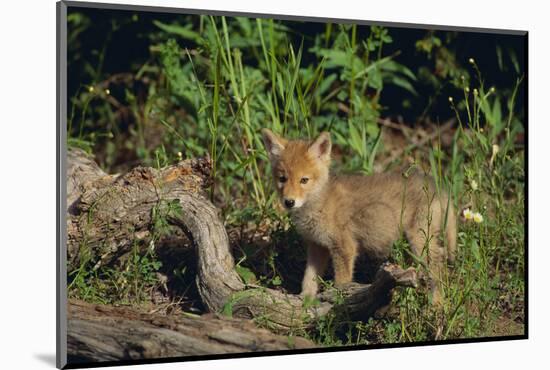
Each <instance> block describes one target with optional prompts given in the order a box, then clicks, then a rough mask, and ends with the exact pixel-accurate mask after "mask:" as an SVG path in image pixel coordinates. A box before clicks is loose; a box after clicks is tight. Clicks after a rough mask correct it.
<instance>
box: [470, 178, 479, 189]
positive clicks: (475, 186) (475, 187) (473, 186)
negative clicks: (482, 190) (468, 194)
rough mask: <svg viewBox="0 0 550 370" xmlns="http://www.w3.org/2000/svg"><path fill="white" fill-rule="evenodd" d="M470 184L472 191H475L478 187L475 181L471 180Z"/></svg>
mask: <svg viewBox="0 0 550 370" xmlns="http://www.w3.org/2000/svg"><path fill="white" fill-rule="evenodd" d="M470 186H471V187H472V190H473V191H476V190H477V189H478V185H477V181H476V180H472V182H470Z"/></svg>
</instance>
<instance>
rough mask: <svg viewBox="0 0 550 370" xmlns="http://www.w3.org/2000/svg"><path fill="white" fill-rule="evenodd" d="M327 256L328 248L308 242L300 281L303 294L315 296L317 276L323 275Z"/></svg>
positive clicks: (328, 255)
mask: <svg viewBox="0 0 550 370" xmlns="http://www.w3.org/2000/svg"><path fill="white" fill-rule="evenodd" d="M329 257H330V253H329V251H328V249H326V248H325V247H322V246H320V245H317V244H314V243H311V242H308V244H307V264H306V271H305V273H304V280H303V281H302V295H303V296H309V297H315V295H316V294H317V290H318V283H317V277H318V276H323V274H324V272H325V270H326V269H327V264H328V260H329Z"/></svg>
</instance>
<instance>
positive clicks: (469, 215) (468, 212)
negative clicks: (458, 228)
mask: <svg viewBox="0 0 550 370" xmlns="http://www.w3.org/2000/svg"><path fill="white" fill-rule="evenodd" d="M462 215H463V216H464V218H465V219H466V220H468V221H469V220H471V219H472V218H474V213H473V212H472V211H471V210H470V208H466V209H465V210H464V211H463V212H462Z"/></svg>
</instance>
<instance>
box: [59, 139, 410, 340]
mask: <svg viewBox="0 0 550 370" xmlns="http://www.w3.org/2000/svg"><path fill="white" fill-rule="evenodd" d="M68 162H69V164H68V171H67V181H68V186H67V193H68V200H69V201H68V210H67V211H68V216H67V229H68V234H69V235H68V261H69V269H70V268H71V267H72V268H76V267H77V266H78V265H79V263H80V262H81V261H82V259H83V258H86V259H89V260H94V261H97V264H98V265H101V264H110V263H113V262H116V260H117V259H119V258H121V256H123V255H124V254H127V253H129V251H130V250H131V248H132V246H133V245H135V240H136V239H140V240H147V239H150V238H152V233H153V231H152V228H151V225H152V223H153V215H154V214H155V213H158V212H160V211H162V210H164V211H165V214H164V215H165V217H166V218H167V220H168V222H169V223H170V224H171V225H173V226H175V227H178V228H180V229H181V230H182V231H183V232H184V233H185V234H186V235H187V236H188V237H189V239H190V240H192V242H193V245H194V247H195V248H196V250H197V261H196V263H197V274H196V284H197V287H198V291H199V294H200V297H201V299H202V302H203V304H204V306H205V307H206V309H207V310H208V311H210V312H224V313H226V314H227V315H230V316H233V317H241V318H248V319H254V320H256V321H257V322H261V323H262V325H265V326H266V327H268V328H270V329H272V330H274V331H278V332H282V333H286V332H290V331H292V330H295V329H303V328H309V327H311V326H312V325H314V324H315V322H316V320H317V319H319V318H320V317H322V316H325V315H334V316H335V317H336V319H340V318H341V319H342V320H344V321H349V320H350V319H352V320H366V319H368V318H369V317H371V316H372V315H373V314H374V313H375V312H376V311H377V310H378V309H380V308H382V307H385V306H387V305H388V304H389V303H390V300H391V293H392V290H393V289H394V288H395V287H397V286H408V287H410V286H416V273H415V271H414V269H408V270H402V269H401V268H399V267H398V266H394V265H384V266H382V267H381V268H380V270H379V271H378V273H377V274H376V277H375V279H374V281H373V282H372V284H368V285H362V284H350V285H349V286H347V287H344V288H343V289H340V290H335V289H330V290H328V291H327V292H324V293H322V294H320V295H319V296H318V297H317V298H318V300H315V301H312V302H309V301H308V302H304V300H303V297H301V296H300V295H295V294H287V293H284V292H281V291H279V290H274V289H269V288H265V287H260V286H252V285H246V284H244V282H243V281H242V280H241V278H240V277H239V275H238V274H237V272H236V270H235V264H234V260H233V256H232V255H231V253H230V248H229V241H228V237H227V233H226V230H225V228H224V225H223V223H222V221H221V220H220V218H219V216H218V211H217V209H216V208H215V207H214V205H213V204H212V203H211V202H210V201H209V200H208V199H207V198H206V196H205V194H204V190H205V188H207V187H208V186H209V185H210V182H211V180H210V161H209V160H208V159H207V158H202V159H191V160H185V161H181V162H179V163H178V164H176V165H173V166H168V167H166V168H163V169H153V168H146V167H137V168H134V169H133V170H131V171H129V172H128V173H126V174H123V175H108V174H106V173H104V172H103V171H101V169H99V167H98V166H97V164H95V162H94V161H93V160H92V159H91V158H90V157H88V156H87V155H86V154H85V153H84V152H82V151H80V150H74V149H70V150H69V158H68ZM174 204H177V211H174V209H173V205H174ZM169 205H170V206H169ZM170 210H171V211H170ZM145 245H147V243H145Z"/></svg>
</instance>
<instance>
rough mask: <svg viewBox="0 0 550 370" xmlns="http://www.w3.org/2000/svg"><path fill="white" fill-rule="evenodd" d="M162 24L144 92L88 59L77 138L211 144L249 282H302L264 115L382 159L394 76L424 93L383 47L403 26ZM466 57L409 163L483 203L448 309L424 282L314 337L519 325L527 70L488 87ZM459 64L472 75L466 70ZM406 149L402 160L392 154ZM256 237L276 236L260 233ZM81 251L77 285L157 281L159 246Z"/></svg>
mask: <svg viewBox="0 0 550 370" xmlns="http://www.w3.org/2000/svg"><path fill="white" fill-rule="evenodd" d="M155 25H156V26H157V27H158V29H159V32H161V34H162V35H163V37H160V38H158V41H157V42H156V43H153V44H152V45H151V46H150V50H151V58H150V60H149V61H147V62H146V63H145V64H143V65H142V66H140V68H139V69H138V70H137V72H136V73H135V74H134V75H133V78H134V79H135V80H140V81H147V82H146V83H145V88H144V89H143V91H144V92H145V93H144V94H141V95H140V96H138V95H137V94H136V92H135V89H132V88H131V85H128V84H126V85H125V84H120V85H119V86H118V87H117V89H118V90H117V92H116V94H115V93H114V91H109V90H107V87H106V86H109V85H105V84H104V83H103V82H102V81H101V80H99V77H98V76H100V75H101V73H100V71H101V63H99V64H98V65H96V66H93V65H92V66H90V69H91V70H92V71H93V73H90V75H91V76H96V77H95V78H94V79H92V80H90V81H82V88H81V89H79V91H78V92H77V94H76V95H75V96H74V97H72V100H71V101H72V106H73V109H72V112H71V114H70V117H69V127H68V130H69V145H75V146H79V147H83V148H85V149H86V150H88V151H94V152H95V153H96V155H97V157H98V159H99V160H100V163H101V164H102V166H103V167H104V168H106V169H107V170H120V169H121V167H120V166H119V165H117V161H118V160H119V159H120V157H121V156H122V157H124V156H126V157H127V158H130V159H129V160H128V161H126V163H125V164H126V166H127V167H132V166H134V165H137V164H143V165H149V166H154V167H161V166H165V165H168V164H171V163H175V162H176V161H177V160H179V158H180V154H181V156H182V157H184V158H186V157H195V156H203V155H209V156H210V158H212V163H213V169H212V175H213V179H214V185H213V186H212V188H211V189H210V198H211V200H212V201H213V202H214V203H215V204H216V205H217V206H218V207H219V208H220V209H221V210H222V217H223V218H224V220H225V223H226V225H227V228H228V229H229V230H232V231H236V232H237V234H238V235H239V240H238V242H237V243H234V248H235V250H234V253H235V257H236V261H238V264H237V265H238V272H239V274H240V275H241V277H242V278H243V279H244V280H249V281H253V282H254V283H255V284H260V285H263V286H268V287H275V288H284V289H287V290H290V291H296V290H297V289H299V282H300V279H301V274H302V272H303V271H302V269H303V258H304V251H303V250H302V249H300V245H301V243H300V239H299V237H298V236H297V235H296V234H295V232H294V231H293V229H292V225H291V224H290V222H289V220H288V218H287V217H286V215H285V214H284V213H281V212H280V211H279V209H278V208H277V199H276V196H275V193H274V189H273V186H272V184H271V181H270V171H269V168H268V166H269V164H268V160H267V156H266V153H265V150H264V148H263V145H262V141H261V136H260V130H261V128H264V127H268V128H270V129H272V130H273V131H274V132H277V133H280V134H283V135H285V136H287V137H293V138H297V137H305V138H311V137H313V136H315V135H316V134H318V133H319V132H321V131H323V130H327V131H330V132H331V134H332V138H333V141H334V146H335V148H338V153H339V155H338V156H337V158H336V160H335V165H334V166H335V169H336V170H339V171H357V172H362V173H365V174H369V173H372V172H373V171H374V168H375V164H376V163H377V159H378V158H379V157H387V156H388V153H387V150H386V148H385V147H384V146H385V145H384V140H383V133H382V130H381V126H380V125H379V123H378V121H379V118H380V117H381V116H382V114H383V110H384V107H383V106H381V103H380V99H381V96H383V94H384V91H385V88H386V87H388V86H392V87H397V88H400V89H404V90H406V91H407V92H408V93H410V94H411V95H414V94H416V93H417V92H416V90H415V87H414V86H415V81H416V79H417V77H416V75H415V74H414V73H413V72H412V71H411V70H409V69H408V68H407V67H406V66H404V65H402V64H399V63H398V62H397V61H396V60H395V58H396V56H397V54H392V55H387V54H386V53H385V47H386V46H387V45H389V44H392V43H394V42H396V41H395V40H393V39H392V38H391V36H390V34H389V33H388V30H387V29H386V28H382V27H377V26H372V27H370V29H369V33H368V36H367V37H365V38H361V39H360V38H359V37H358V32H357V26H354V25H336V24H328V25H326V27H325V30H324V32H322V33H319V34H318V35H316V36H315V38H314V40H309V41H310V43H309V44H311V45H312V46H310V47H308V48H307V49H305V46H304V44H305V43H304V40H302V42H301V43H298V44H296V43H291V42H289V40H288V38H287V35H288V34H289V32H292V30H290V29H289V28H288V27H287V26H286V25H285V24H284V23H282V22H277V21H273V20H262V19H257V20H251V19H246V18H235V19H233V18H232V19H225V18H223V17H209V16H201V17H200V18H199V22H198V27H195V28H193V27H190V26H189V25H186V26H183V25H182V24H178V23H174V24H166V23H162V22H160V21H159V22H156V23H155ZM182 44H192V45H193V47H190V48H183V47H182V46H180V45H182ZM309 44H308V45H309ZM418 45H419V46H418V47H419V48H426V46H425V43H420V44H418ZM430 45H431V44H430ZM439 46H440V45H436V46H433V45H432V46H430V50H431V48H432V47H439ZM468 57H469V56H468ZM463 59H464V64H465V65H464V66H462V67H460V68H458V67H457V68H455V69H453V68H454V67H453V66H452V65H451V64H449V65H446V66H445V67H446V68H447V69H451V70H452V71H454V74H453V73H451V76H452V78H453V80H455V81H458V82H456V83H457V84H458V88H457V89H456V95H455V96H453V97H452V99H449V115H455V116H456V118H457V128H456V130H454V131H453V138H452V143H451V145H447V146H444V145H443V144H442V141H441V140H440V137H439V136H436V138H435V139H434V140H433V141H431V142H428V143H427V144H426V145H425V146H423V147H421V148H414V149H412V150H410V151H409V150H407V151H406V152H405V153H404V154H403V157H404V156H405V155H412V156H414V157H415V160H416V162H415V166H417V167H419V168H422V169H424V170H425V171H426V172H428V173H431V174H432V175H433V176H434V178H435V180H436V184H437V188H438V191H441V192H447V191H448V192H449V194H450V195H451V200H452V202H453V203H454V205H455V207H456V208H457V209H462V208H464V207H468V208H470V209H471V210H473V211H474V212H479V213H480V214H481V215H482V216H483V222H481V223H479V224H478V223H475V222H473V221H468V222H464V221H462V222H460V223H459V233H458V255H457V259H456V262H455V264H454V266H452V267H449V269H448V271H447V274H446V276H445V279H444V280H445V281H444V283H443V285H442V290H443V292H444V295H445V297H446V299H445V303H444V305H443V307H442V309H440V310H437V309H434V308H433V307H432V306H431V305H430V304H429V302H428V300H429V298H428V296H427V295H426V294H425V293H424V292H423V291H422V290H419V291H415V290H412V289H403V290H399V291H397V292H396V294H395V297H394V305H395V307H396V308H397V310H395V312H393V313H390V315H388V316H387V317H386V318H384V319H382V320H371V321H370V322H368V323H346V324H344V325H343V326H342V325H340V326H339V327H335V326H334V325H335V324H334V322H333V321H331V320H330V318H326V320H324V321H322V322H320V323H319V326H318V327H317V329H316V330H314V331H313V332H310V333H303V334H307V335H308V336H310V337H311V338H313V339H314V340H316V341H317V342H318V343H319V344H322V345H345V344H358V343H380V342H384V343H387V342H414V341H419V340H432V339H434V338H437V339H451V338H471V337H483V336H490V335H506V334H518V333H521V332H522V330H523V326H522V325H523V324H522V320H523V304H524V302H523V297H524V286H525V285H524V272H525V266H524V253H525V246H524V237H525V235H524V214H525V210H524V201H525V199H524V193H525V189H524V178H525V172H524V171H525V169H524V148H523V147H522V144H521V143H520V142H519V141H518V140H517V137H518V136H519V135H521V134H522V133H523V127H524V126H523V123H522V119H523V117H522V116H521V114H520V113H519V112H517V110H516V103H517V102H516V100H517V92H518V90H519V89H522V86H523V85H522V84H521V77H518V81H517V84H516V85H515V86H510V87H509V89H505V90H503V91H498V90H494V89H492V88H491V87H490V86H484V81H483V78H482V74H481V71H480V70H479V68H478V66H477V64H476V63H475V61H474V60H471V61H470V62H468V61H467V58H466V57H464V58H463ZM99 60H103V57H102V58H99ZM457 71H460V73H465V74H466V75H465V76H463V78H460V77H457V75H456V74H457V73H458V72H457ZM468 71H469V73H468ZM112 90H113V89H112ZM113 99H114V100H115V101H116V104H115V102H114V101H113ZM445 99H447V97H445ZM120 106H122V107H124V112H125V113H124V114H126V115H129V116H130V117H131V118H130V119H129V122H130V124H129V125H128V127H123V126H122V125H119V124H118V122H119V121H120V120H121V118H120V114H121V113H120V112H121V109H120ZM402 164H403V163H401V162H400V160H398V161H397V163H391V164H390V165H389V167H390V168H388V169H393V168H397V167H399V166H400V165H402ZM117 166H118V167H117ZM122 169H124V167H122ZM429 202H430V200H429V199H427V204H428V203H429ZM156 220H157V222H158V225H157V226H158V229H163V228H165V227H166V225H164V224H163V217H158V218H157V219H156ZM257 234H258V235H260V238H258V237H254V235H257ZM261 237H265V238H266V240H268V242H265V243H260V242H258V239H261ZM406 248H408V246H407V244H406V241H398V242H397V243H396V244H395V246H394V253H393V256H392V258H393V260H394V261H396V262H397V263H399V264H402V265H403V266H408V265H410V264H411V261H407V258H405V257H406V254H407V253H406V252H405V251H406ZM136 251H137V249H136ZM83 261H84V262H83V264H82V266H81V267H80V268H79V269H77V270H75V271H74V272H73V275H71V276H70V281H72V282H71V286H70V289H69V291H70V292H72V293H71V294H73V295H74V296H77V297H81V298H84V299H87V300H92V301H99V302H102V303H112V302H117V301H123V302H136V301H142V300H144V299H146V294H145V292H147V291H148V290H150V289H154V287H155V286H156V285H157V284H158V282H157V281H156V280H155V272H156V271H157V270H158V269H159V267H160V265H159V264H158V263H159V261H158V260H157V258H156V256H155V255H154V253H149V254H140V253H137V252H136V253H134V254H133V255H132V256H130V257H129V258H128V260H127V262H126V264H125V265H123V266H120V267H118V268H116V269H112V270H101V271H97V270H94V268H93V262H94V261H87V260H86V259H84V260H83ZM414 266H416V267H417V268H418V269H419V270H422V269H424V267H423V266H422V265H419V264H414ZM503 322H505V323H510V325H502V323H503ZM513 323H516V324H513ZM506 327H509V328H511V329H505V328H506Z"/></svg>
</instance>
